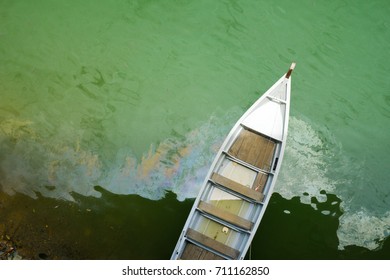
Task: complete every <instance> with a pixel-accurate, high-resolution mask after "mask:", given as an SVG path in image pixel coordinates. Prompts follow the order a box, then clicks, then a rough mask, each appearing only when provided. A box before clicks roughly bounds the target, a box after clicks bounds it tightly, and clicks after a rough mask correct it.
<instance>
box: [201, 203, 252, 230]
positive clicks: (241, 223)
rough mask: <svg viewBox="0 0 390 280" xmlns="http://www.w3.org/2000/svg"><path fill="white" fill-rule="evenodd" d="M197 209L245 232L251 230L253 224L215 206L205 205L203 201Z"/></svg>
mask: <svg viewBox="0 0 390 280" xmlns="http://www.w3.org/2000/svg"><path fill="white" fill-rule="evenodd" d="M198 208H199V209H200V210H202V211H204V212H206V213H209V214H211V215H213V216H215V217H217V218H220V219H222V220H225V221H227V222H228V223H231V224H233V225H236V226H238V227H241V228H243V229H246V230H251V229H252V226H253V223H252V222H251V221H249V220H247V219H244V218H242V217H240V216H237V215H235V214H233V213H230V212H227V211H225V210H222V209H219V208H217V207H216V206H214V205H212V204H210V203H207V202H205V201H201V202H200V203H199V205H198Z"/></svg>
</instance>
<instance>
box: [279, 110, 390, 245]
mask: <svg viewBox="0 0 390 280" xmlns="http://www.w3.org/2000/svg"><path fill="white" fill-rule="evenodd" d="M361 165H362V163H357V162H353V160H352V159H348V158H347V157H346V156H345V155H344V153H343V150H342V147H341V145H340V144H339V143H337V141H336V140H335V139H334V137H333V136H332V134H331V133H330V132H329V131H327V130H326V129H325V128H322V131H320V130H319V129H315V128H313V126H311V125H310V124H309V123H308V122H305V121H304V120H302V119H298V118H296V117H291V118H290V125H289V135H288V141H287V146H286V150H285V158H284V162H283V165H282V168H281V172H280V175H279V178H278V181H277V183H276V186H275V192H278V193H280V194H281V195H282V196H283V197H284V198H286V199H291V198H293V197H299V198H300V201H301V202H302V203H304V204H308V205H311V206H312V207H313V209H314V210H317V211H319V210H318V209H317V204H316V203H313V202H312V199H313V198H315V199H316V200H317V201H318V202H326V200H327V196H326V194H327V193H329V194H335V195H337V196H338V197H339V198H340V199H341V200H342V203H341V205H340V208H341V209H342V211H343V214H342V215H341V217H340V224H339V228H338V230H337V235H338V238H339V249H340V250H342V249H344V248H345V246H348V245H358V246H362V247H366V248H368V249H371V250H372V249H376V248H378V246H380V244H381V242H380V241H383V240H384V239H385V238H386V237H388V236H389V235H390V212H387V213H385V214H378V213H375V214H372V212H370V211H368V210H367V209H365V208H364V206H359V208H358V209H360V210H355V209H356V205H354V204H356V203H358V201H359V200H358V199H353V198H354V195H356V193H355V192H356V191H358V190H355V191H354V189H356V184H355V182H356V180H359V179H357V178H354V177H356V175H355V173H356V170H361V169H362V168H364V167H362V166H361ZM351 170H352V171H351ZM360 179H361V178H360ZM336 203H337V202H335V201H333V202H330V205H335V204H336ZM352 206H353V207H352ZM321 213H322V214H323V215H334V213H333V214H332V211H330V210H324V209H322V210H321Z"/></svg>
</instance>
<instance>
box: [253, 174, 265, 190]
mask: <svg viewBox="0 0 390 280" xmlns="http://www.w3.org/2000/svg"><path fill="white" fill-rule="evenodd" d="M267 179H268V174H266V173H262V172H259V173H258V174H257V176H256V179H255V181H254V182H253V186H252V189H254V190H255V191H258V192H261V193H262V192H263V191H264V187H265V183H266V182H267Z"/></svg>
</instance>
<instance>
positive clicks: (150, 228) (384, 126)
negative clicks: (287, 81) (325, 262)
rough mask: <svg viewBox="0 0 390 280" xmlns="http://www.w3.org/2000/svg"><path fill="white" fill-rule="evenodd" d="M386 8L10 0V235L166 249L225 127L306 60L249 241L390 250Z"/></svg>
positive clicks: (70, 247)
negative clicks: (279, 162)
mask: <svg viewBox="0 0 390 280" xmlns="http://www.w3.org/2000/svg"><path fill="white" fill-rule="evenodd" d="M389 12H390V5H389V4H388V3H387V2H386V1H370V2H367V1H343V2H340V1H323V3H318V1H309V0H303V1H299V2H298V3H296V1H295V2H292V1H285V0H283V1H278V2H277V3H276V2H274V1H267V0H262V1H213V2H210V1H173V0H172V1H125V0H122V1H108V0H106V1H98V2H97V1H82V2H80V1H59V0H42V1H39V3H33V2H32V1H27V0H17V1H0V23H1V24H0V188H1V191H2V195H1V201H0V202H1V203H0V211H1V213H2V214H1V215H0V217H1V218H0V223H1V224H2V226H1V227H0V230H1V233H0V234H1V235H3V236H5V235H6V234H7V235H8V236H9V237H10V238H11V236H10V235H13V237H12V238H13V239H14V240H15V242H16V243H17V244H19V247H22V248H24V250H25V252H26V255H29V256H33V257H37V256H39V254H44V255H41V256H46V257H47V258H130V259H138V258H140V259H142V258H152V259H153V258H169V256H170V254H171V252H172V250H173V247H174V245H175V243H176V241H177V238H178V235H179V232H180V230H181V228H182V226H183V224H184V221H185V218H186V215H187V213H188V212H189V208H190V207H191V199H192V198H194V197H195V196H196V195H197V193H198V191H199V187H200V183H201V182H202V181H203V177H204V176H205V173H206V172H207V170H208V167H209V165H210V164H211V161H212V159H213V156H214V154H215V152H216V151H217V150H218V148H219V145H220V144H221V143H222V141H223V139H224V137H225V135H226V134H227V132H228V131H229V130H230V128H231V127H232V126H233V124H234V123H235V121H236V120H237V119H238V118H239V117H240V115H241V114H242V113H243V112H244V111H245V110H246V108H248V107H249V106H250V105H251V104H252V102H254V101H255V100H256V99H257V97H258V96H259V95H260V94H261V93H262V92H264V91H265V90H266V89H268V87H270V86H271V85H272V84H273V83H274V82H275V81H276V80H277V79H278V78H279V77H280V76H281V75H282V74H283V73H284V72H285V71H286V70H287V68H288V66H289V65H290V62H291V61H296V62H297V63H298V64H297V68H296V70H295V72H294V74H293V77H292V79H293V80H292V105H291V106H292V107H291V120H290V128H289V129H290V130H289V138H288V145H287V148H286V155H285V160H284V162H283V167H282V170H281V173H280V178H279V180H278V182H277V186H276V190H275V191H276V192H277V194H275V195H274V197H273V198H272V200H271V204H270V206H269V209H268V210H267V214H266V217H265V219H264V222H263V223H262V226H261V227H260V229H259V233H258V235H257V236H256V239H255V240H254V245H253V248H252V257H255V258H282V259H289V258H388V257H389V255H390V251H389V249H388V246H386V243H384V240H386V237H388V235H389V234H390V210H389V205H390V188H389V183H388V182H389V179H390V178H389V176H390V175H389V173H388V170H387V169H388V167H389V156H388V155H389V154H390V153H389V152H390V144H389V143H390V141H389V140H390V131H389V129H388V128H389V126H388V125H389V118H390V90H389V89H390V79H388V77H387V75H388V72H389V70H390V69H389V64H388V63H387V62H388V61H389V59H390V53H389V51H388V46H389V44H390V34H389V32H390V29H389V25H390V20H389V18H388V14H389ZM96 186H99V187H96ZM167 194H168V197H166V196H167ZM38 207H39V211H37V208H38ZM60 209H62V210H60ZM298 225H299V226H298ZM281 227H284V229H285V230H281ZM27 232H28V233H30V235H28V234H27ZM162 233H163V234H162ZM307 236H310V238H309V239H306V237H307ZM38 240H39V241H38ZM99 240H104V241H102V242H100V241H99ZM294 240H295V241H294ZM38 243H39V244H40V245H38ZM44 244H46V245H44ZM55 244H57V245H55ZM58 244H61V245H58ZM265 244H266V245H265ZM278 244H279V245H278ZM256 245H257V247H256ZM39 246H43V247H39ZM264 246H265V247H264ZM275 246H276V247H277V246H283V248H282V247H280V248H276V247H275ZM61 248H62V249H61ZM256 248H258V249H256ZM260 248H267V250H263V249H260ZM356 248H359V249H356ZM370 250H371V251H370ZM373 250H375V251H373ZM22 251H23V250H22ZM27 252H28V254H27ZM297 252H304V253H302V255H299V254H298V253H297Z"/></svg>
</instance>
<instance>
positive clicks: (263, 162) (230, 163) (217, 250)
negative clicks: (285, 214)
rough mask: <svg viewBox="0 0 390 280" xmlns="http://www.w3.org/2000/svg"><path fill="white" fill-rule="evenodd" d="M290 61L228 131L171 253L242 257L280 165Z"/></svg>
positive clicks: (174, 256)
mask: <svg viewBox="0 0 390 280" xmlns="http://www.w3.org/2000/svg"><path fill="white" fill-rule="evenodd" d="M294 67H295V63H293V64H291V67H290V69H289V71H288V72H287V73H286V74H285V75H283V76H282V77H281V78H280V79H279V80H278V81H277V82H276V83H275V84H274V85H273V86H272V87H271V88H270V89H269V90H267V91H266V92H265V93H264V94H263V95H262V96H261V97H260V98H259V99H258V100H257V101H256V102H255V103H254V104H253V105H252V106H251V107H250V108H249V109H248V110H247V111H246V113H245V114H244V115H243V116H242V117H241V118H240V119H239V120H238V122H237V123H236V124H235V125H234V127H233V128H232V130H231V131H230V133H229V134H228V136H227V138H226V139H225V141H224V143H223V144H222V146H221V148H220V150H219V152H218V153H217V155H216V158H215V160H214V162H213V163H212V165H211V168H210V170H209V172H208V174H207V176H206V179H205V181H204V183H203V185H202V187H201V190H200V193H199V195H198V197H197V198H196V200H195V202H194V206H193V207H192V209H191V212H190V214H189V217H188V219H187V221H186V223H185V225H184V228H183V231H182V232H181V235H180V237H179V241H178V242H177V245H176V247H175V249H174V252H173V254H172V257H171V259H192V260H197V259H199V260H201V259H216V260H223V259H227V260H229V259H244V258H245V255H246V253H247V251H248V248H249V246H250V244H251V241H252V239H253V237H254V235H255V233H256V230H257V228H258V227H259V224H260V221H261V219H262V217H263V215H264V212H265V209H266V207H267V204H268V202H269V199H270V197H271V195H272V192H273V188H274V185H275V181H276V178H277V176H278V173H279V170H280V167H281V163H282V159H283V154H284V150H285V146H286V137H287V129H288V119H289V106H290V91H291V78H290V75H291V73H292V71H293V69H294Z"/></svg>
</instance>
